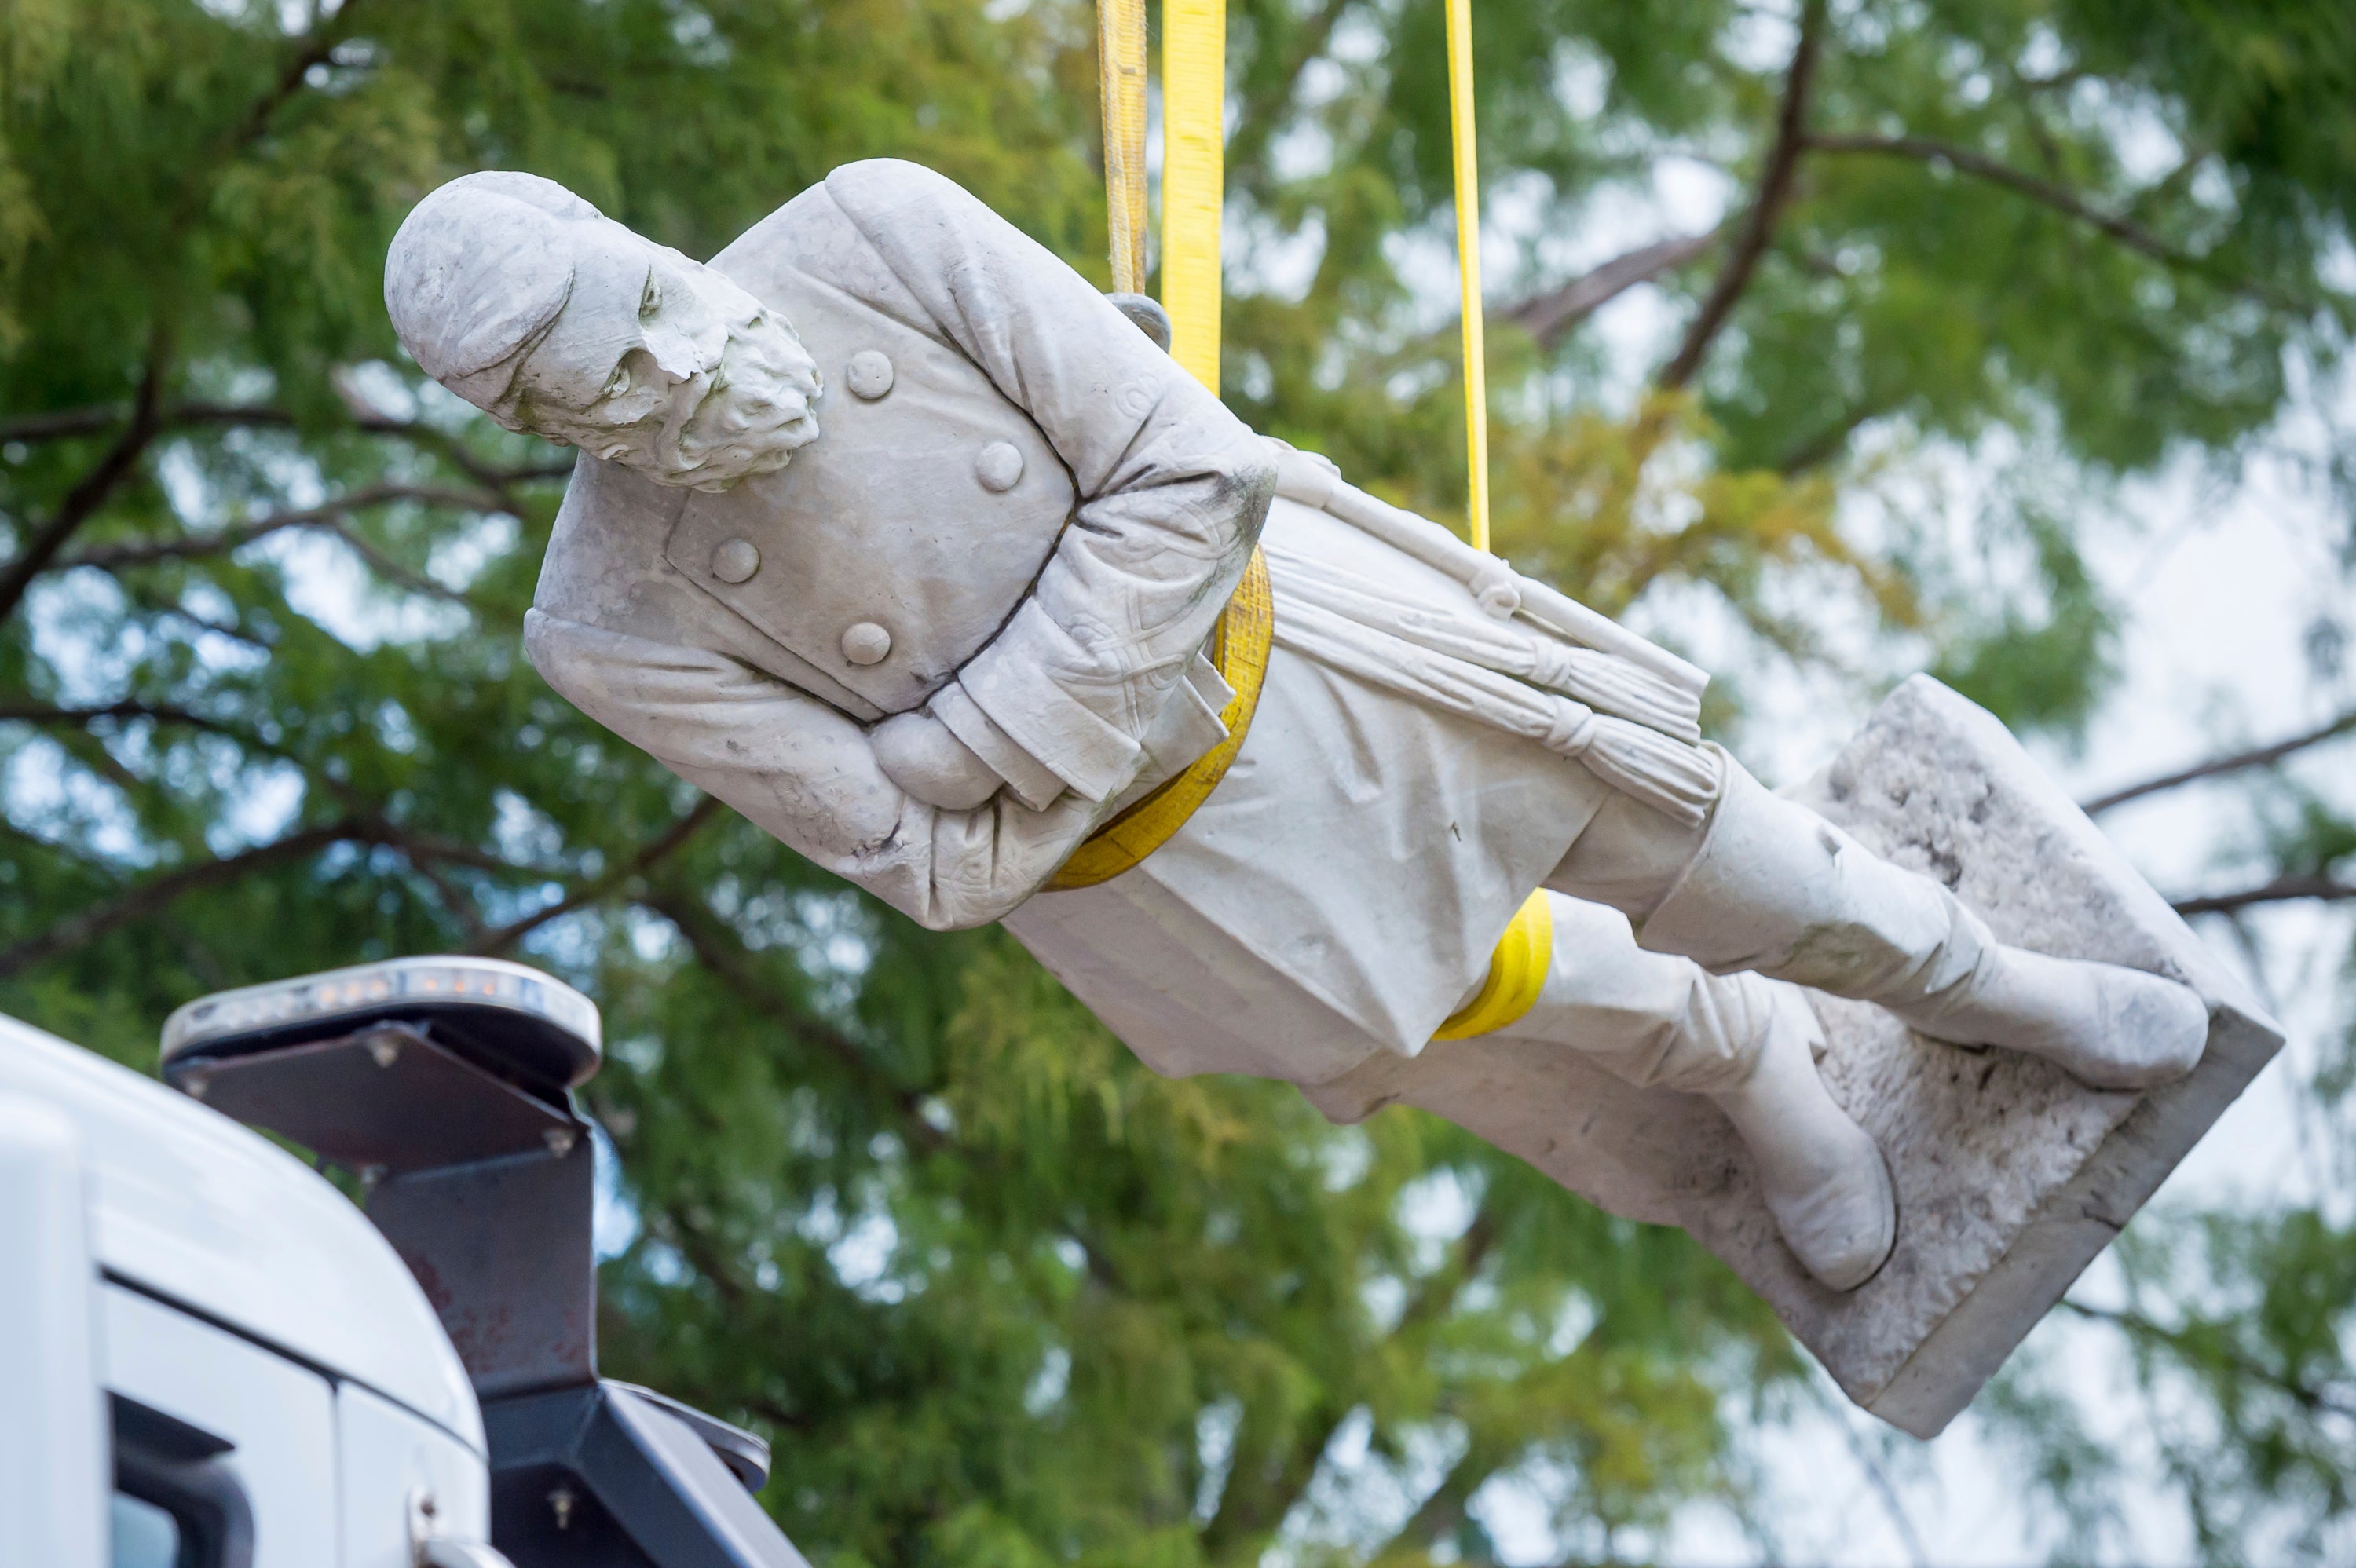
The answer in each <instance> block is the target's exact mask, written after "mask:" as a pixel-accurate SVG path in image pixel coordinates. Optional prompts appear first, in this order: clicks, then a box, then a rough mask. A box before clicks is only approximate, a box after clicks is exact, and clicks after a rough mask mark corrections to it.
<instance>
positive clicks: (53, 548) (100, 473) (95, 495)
mask: <svg viewBox="0 0 2356 1568" xmlns="http://www.w3.org/2000/svg"><path fill="white" fill-rule="evenodd" d="M165 341H166V339H165V335H164V334H163V333H162V332H161V331H157V332H156V333H155V334H154V335H153V336H152V338H151V340H150V342H149V344H148V347H147V368H146V369H145V371H144V372H143V373H142V374H141V376H140V378H139V395H138V397H137V398H135V399H134V400H133V402H132V405H131V420H130V422H129V423H128V424H126V425H124V426H123V433H122V435H120V436H119V437H117V438H116V440H115V443H114V444H113V445H112V446H110V447H108V448H107V449H106V452H105V454H104V455H102V457H100V458H99V460H98V462H97V463H96V464H93V465H92V466H91V470H90V472H89V473H87V474H85V475H82V476H81V478H80V480H79V481H77V482H76V483H75V485H74V487H73V488H72V489H70V490H69V491H67V492H66V496H65V499H64V500H62V501H60V502H59V503H58V509H57V512H56V514H55V515H54V516H52V517H50V518H49V520H48V522H47V523H44V524H42V525H41V527H40V528H37V530H35V532H34V534H33V537H32V539H31V541H30V542H29V543H27V545H26V546H25V548H24V549H22V550H20V551H18V552H17V555H16V560H12V561H10V562H9V563H8V567H7V570H6V571H5V572H0V622H5V621H6V620H7V619H8V617H9V616H11V615H13V614H15V613H16V606H17V605H18V604H19V603H22V602H23V601H24V597H25V592H26V590H27V589H28V588H30V587H31V586H32V585H33V579H34V578H36V577H37V576H39V575H40V574H41V571H42V570H43V569H44V568H46V567H47V566H48V563H49V561H50V560H52V559H53V558H54V557H55V556H56V555H57V553H58V551H59V550H61V549H65V547H66V542H67V541H68V540H69V539H72V538H73V536H74V531H75V530H76V529H78V528H80V527H81V526H82V524H84V523H86V522H88V521H89V520H90V518H91V514H92V513H94V512H96V511H97V510H98V509H99V507H102V506H103V505H105V504H106V498H107V497H108V496H111V495H112V494H113V493H114V489H115V486H116V485H120V484H122V483H123V480H124V478H126V477H127V476H128V475H130V474H131V472H132V471H133V470H134V469H135V468H136V467H138V465H139V459H140V457H141V455H142V454H143V453H145V452H146V450H147V445H148V443H150V442H152V441H154V440H155V432H156V430H157V428H158V424H157V417H156V416H157V414H158V412H159V411H160V410H161V408H162V406H163V391H164V360H165V357H166V356H165Z"/></svg>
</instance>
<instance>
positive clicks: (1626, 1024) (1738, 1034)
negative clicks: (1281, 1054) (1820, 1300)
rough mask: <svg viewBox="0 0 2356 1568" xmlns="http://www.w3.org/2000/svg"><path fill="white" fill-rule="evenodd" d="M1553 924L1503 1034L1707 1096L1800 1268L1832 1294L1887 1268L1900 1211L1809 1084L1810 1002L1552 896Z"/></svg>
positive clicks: (1813, 1028)
mask: <svg viewBox="0 0 2356 1568" xmlns="http://www.w3.org/2000/svg"><path fill="white" fill-rule="evenodd" d="M1550 913H1551V914H1552V917H1553V922H1554V944H1553V953H1552V956H1551V958H1550V959H1549V961H1548V965H1547V976H1546V985H1545V988H1544V989H1543V990H1541V991H1540V992H1539V994H1538V999H1537V1002H1536V1003H1534V1004H1533V1005H1532V1006H1531V1008H1530V1009H1529V1011H1527V1012H1526V1013H1525V1014H1523V1015H1522V1017H1521V1018H1520V1019H1516V1020H1515V1022H1514V1023H1512V1024H1510V1025H1508V1026H1506V1027H1505V1029H1500V1030H1499V1031H1498V1032H1499V1033H1500V1034H1505V1035H1511V1036H1514V1037H1515V1038H1517V1039H1523V1040H1544V1041H1546V1042H1547V1043H1549V1044H1552V1045H1558V1046H1563V1047H1567V1048H1569V1049H1570V1050H1572V1051H1577V1052H1579V1053H1580V1055H1581V1056H1583V1057H1585V1058H1587V1059H1588V1060H1589V1061H1593V1062H1594V1063H1595V1064H1596V1065H1597V1066H1599V1067H1601V1068H1602V1069H1603V1070H1604V1071H1605V1072H1609V1073H1611V1074H1612V1076H1613V1077H1615V1078H1621V1079H1624V1080H1625V1081H1627V1082H1628V1083H1634V1084H1637V1085H1639V1086H1640V1087H1644V1088H1660V1089H1673V1090H1677V1091H1680V1092H1682V1093H1693V1094H1704V1095H1707V1096H1708V1097H1709V1098H1710V1099H1711V1100H1712V1101H1713V1102H1715V1103H1716V1104H1718V1106H1719V1109H1721V1110H1722V1111H1724V1112H1725V1113H1726V1114H1727V1115H1728V1117H1729V1118H1730V1119H1731V1120H1732V1121H1733V1123H1734V1125H1735V1128H1736V1130H1737V1131H1738V1132H1740V1134H1741V1135H1742V1137H1743V1141H1744V1142H1745V1143H1746V1144H1747V1145H1748V1146H1749V1147H1750V1148H1751V1154H1752V1156H1753V1157H1754V1159H1755V1160H1756V1162H1757V1165H1758V1169H1759V1174H1760V1183H1761V1187H1762V1191H1763V1192H1764V1195H1765V1197H1766V1199H1767V1203H1768V1207H1769V1208H1770V1209H1771V1210H1772V1211H1773V1213H1774V1215H1775V1218H1776V1221H1777V1222H1778V1224H1779V1225H1780V1226H1781V1227H1782V1229H1783V1235H1784V1239H1785V1241H1786V1242H1787V1243H1790V1245H1791V1247H1792V1250H1793V1252H1794V1254H1795V1255H1797V1256H1798V1258H1799V1259H1800V1262H1801V1264H1803V1265H1804V1267H1806V1268H1807V1270H1808V1271H1809V1272H1810V1273H1811V1274H1814V1275H1815V1276H1816V1277H1817V1278H1819V1279H1821V1280H1823V1281H1824V1282H1825V1283H1826V1285H1830V1286H1832V1287H1833V1288H1834V1289H1837V1290H1847V1289H1851V1288H1854V1287H1855V1286H1856V1285H1860V1284H1862V1283H1863V1282H1864V1281H1865V1280H1866V1279H1867V1278H1868V1277H1869V1276H1870V1275H1872V1273H1873V1272H1874V1270H1875V1269H1876V1268H1878V1267H1879V1266H1880V1264H1881V1260H1882V1259H1883V1258H1884V1257H1886V1256H1888V1255H1889V1253H1890V1243H1891V1240H1892V1238H1893V1235H1894V1233H1895V1222H1896V1211H1895V1207H1894V1204H1893V1202H1892V1200H1891V1196H1890V1180H1889V1176H1888V1173H1887V1170H1886V1168H1884V1166H1883V1164H1882V1161H1881V1155H1880V1151H1879V1149H1877V1148H1876V1147H1875V1146H1874V1143H1873V1140H1872V1139H1871V1138H1870V1137H1869V1136H1867V1135H1866V1133H1865V1132H1864V1131H1863V1130H1862V1129H1861V1128H1859V1127H1858V1125H1856V1124H1855V1123H1854V1122H1852V1121H1850V1120H1849V1118H1848V1116H1847V1114H1845V1113H1844V1112H1843V1111H1842V1110H1841V1108H1840V1107H1839V1105H1838V1104H1836V1103H1835V1102H1834V1100H1833V1098H1832V1096H1831V1095H1830V1094H1829V1093H1826V1090H1825V1087H1824V1083H1823V1081H1822V1080H1820V1079H1819V1078H1818V1077H1817V1076H1816V1068H1815V1046H1816V1045H1817V1044H1818V1043H1819V1042H1820V1040H1821V1039H1822V1036H1821V1034H1820V1033H1819V1031H1818V1027H1817V1024H1816V1019H1815V1013H1813V1012H1812V1011H1811V1010H1810V1009H1809V1008H1808V1004H1807V1002H1806V1000H1805V998H1804V997H1802V996H1801V994H1800V993H1799V992H1798V991H1797V990H1795V989H1794V988H1793V987H1789V986H1784V985H1779V984H1777V983H1775V982H1773V981H1772V980H1768V979H1764V978H1762V977H1761V976H1757V975H1744V974H1731V975H1723V976H1721V975H1712V974H1710V973H1709V972H1708V971H1707V970H1705V969H1703V968H1701V967H1700V966H1699V965H1696V964H1693V963H1691V962H1689V961H1687V960H1686V959H1683V958H1676V957H1671V956H1669V955H1665V954H1657V953H1647V952H1645V951H1644V949H1643V948H1641V947H1639V946H1637V945H1636V940H1635V934H1634V933H1633V932H1632V931H1631V930H1630V928H1629V925H1628V922H1627V919H1626V917H1624V916H1623V915H1621V914H1619V913H1618V912H1614V911H1612V910H1611V909H1607V908H1605V907H1604V906H1602V905H1601V904H1596V903H1584V902H1580V901H1577V900H1573V899H1569V898H1564V897H1562V896H1560V895H1552V896H1551V901H1550ZM1432 1049H1433V1050H1445V1049H1446V1046H1445V1045H1444V1044H1441V1045H1435V1046H1433V1047H1432Z"/></svg>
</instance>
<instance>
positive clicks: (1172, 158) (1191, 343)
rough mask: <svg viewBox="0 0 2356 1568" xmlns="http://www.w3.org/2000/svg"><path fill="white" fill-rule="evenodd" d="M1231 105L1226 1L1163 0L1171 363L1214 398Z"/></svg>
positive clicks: (1165, 275) (1166, 300)
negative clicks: (1228, 110) (1191, 375)
mask: <svg viewBox="0 0 2356 1568" xmlns="http://www.w3.org/2000/svg"><path fill="white" fill-rule="evenodd" d="M1226 101H1227V7H1226V0H1162V309H1164V310H1166V311H1168V312H1169V313H1170V355H1171V357H1173V358H1174V359H1176V360H1177V361H1178V363H1179V364H1181V365H1183V366H1184V367H1185V368H1187V369H1188V370H1190V371H1192V372H1193V373H1194V379H1196V380H1198V381H1200V382H1202V383H1203V385H1205V387H1208V388H1210V389H1211V390H1212V391H1213V392H1214V393H1216V392H1217V391H1218V389H1219V292H1220V283H1219V217H1220V212H1221V209H1222V208H1224V207H1225V206H1226V139H1227V138H1226Z"/></svg>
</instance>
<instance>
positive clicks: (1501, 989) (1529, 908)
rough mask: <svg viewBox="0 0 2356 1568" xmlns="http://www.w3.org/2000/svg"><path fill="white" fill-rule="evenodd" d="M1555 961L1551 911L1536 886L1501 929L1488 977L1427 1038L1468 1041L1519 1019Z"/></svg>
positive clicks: (1542, 986)
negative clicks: (1503, 929) (1509, 921)
mask: <svg viewBox="0 0 2356 1568" xmlns="http://www.w3.org/2000/svg"><path fill="white" fill-rule="evenodd" d="M1553 963H1554V911H1553V910H1552V909H1550V908H1549V907H1547V895H1546V890H1545V889H1544V888H1540V889H1539V890H1538V891H1537V892H1534V893H1532V894H1531V895H1530V896H1529V897H1528V898H1527V899H1526V900H1525V901H1523V903H1522V907H1521V910H1520V912H1517V913H1516V914H1515V916H1514V919H1513V923H1512V924H1510V925H1508V926H1506V927H1505V935H1503V936H1501V937H1499V938H1498V939H1497V950H1496V951H1495V952H1494V953H1492V954H1490V955H1489V977H1488V978H1487V979H1485V980H1483V981H1482V982H1481V989H1480V990H1479V991H1478V992H1476V993H1474V995H1473V997H1472V1000H1471V1001H1469V1002H1467V1003H1465V1004H1464V1005H1463V1006H1462V1007H1461V1008H1457V1009H1456V1010H1455V1011H1454V1012H1452V1013H1451V1014H1449V1015H1448V1021H1447V1022H1445V1023H1443V1024H1441V1025H1440V1028H1439V1029H1437V1030H1436V1031H1434V1032H1433V1034H1432V1037H1431V1038H1432V1039H1434V1040H1469V1039H1471V1038H1472V1036H1474V1035H1476V1034H1494V1033H1495V1032H1496V1031H1497V1030H1499V1029H1504V1028H1505V1026H1506V1025H1508V1024H1511V1023H1515V1022H1518V1021H1519V1020H1520V1019H1521V1017H1522V1015H1523V1014H1524V1013H1526V1012H1528V1011H1529V1010H1530V1008H1533V1007H1535V1006H1536V1005H1537V999H1538V993H1539V992H1541V991H1543V990H1545V989H1546V979H1547V968H1548V967H1550V966H1551V965H1553Z"/></svg>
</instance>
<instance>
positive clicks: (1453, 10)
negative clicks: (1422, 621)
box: [1447, 0, 1489, 549]
mask: <svg viewBox="0 0 2356 1568" xmlns="http://www.w3.org/2000/svg"><path fill="white" fill-rule="evenodd" d="M1447 4H1448V124H1449V140H1450V141H1451V144H1453V145H1454V147H1455V151H1456V268H1457V272H1458V273H1459V274H1460V275H1461V276H1462V280H1463V295H1464V298H1463V315H1464V452H1465V460H1466V463H1467V464H1468V466H1469V468H1470V470H1471V474H1472V496H1471V498H1470V502H1469V505H1468V507H1467V508H1466V510H1467V512H1468V514H1469V516H1470V517H1471V520H1472V548H1473V549H1488V548H1489V367H1488V362H1487V361H1488V356H1487V352H1486V349H1485V346H1484V344H1483V338H1482V335H1481V168H1480V162H1479V159H1478V158H1477V157H1476V156H1475V155H1474V148H1473V136H1472V0H1447Z"/></svg>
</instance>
